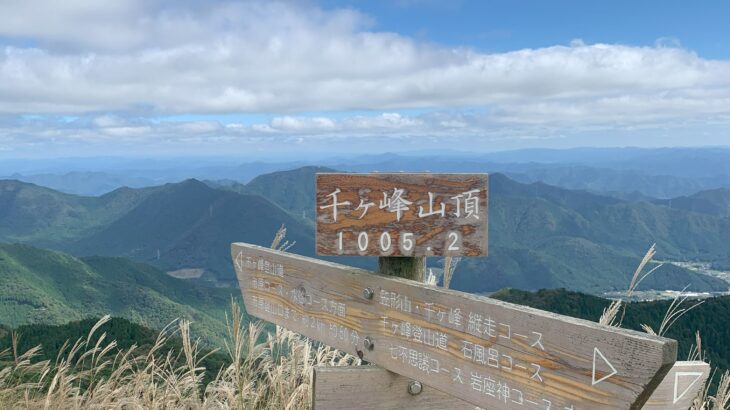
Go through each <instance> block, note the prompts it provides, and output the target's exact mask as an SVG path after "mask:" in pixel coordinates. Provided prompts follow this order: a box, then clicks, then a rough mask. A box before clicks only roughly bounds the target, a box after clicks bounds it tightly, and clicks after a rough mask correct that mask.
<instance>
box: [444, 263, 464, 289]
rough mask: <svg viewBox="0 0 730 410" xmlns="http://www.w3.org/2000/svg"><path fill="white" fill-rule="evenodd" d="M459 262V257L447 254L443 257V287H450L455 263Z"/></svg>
mask: <svg viewBox="0 0 730 410" xmlns="http://www.w3.org/2000/svg"><path fill="white" fill-rule="evenodd" d="M459 262H461V257H458V256H457V257H454V256H447V257H445V258H444V288H446V289H448V288H449V287H451V278H453V277H454V271H455V270H456V265H458V264H459Z"/></svg>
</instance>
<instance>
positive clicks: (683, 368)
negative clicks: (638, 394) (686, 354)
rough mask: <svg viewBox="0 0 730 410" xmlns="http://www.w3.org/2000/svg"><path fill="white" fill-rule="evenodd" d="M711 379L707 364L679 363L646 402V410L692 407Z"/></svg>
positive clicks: (684, 409) (683, 409)
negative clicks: (693, 401)
mask: <svg viewBox="0 0 730 410" xmlns="http://www.w3.org/2000/svg"><path fill="white" fill-rule="evenodd" d="M709 377H710V365H709V364H707V363H705V362H677V363H675V364H674V366H672V370H671V371H670V372H669V374H668V375H667V377H665V378H664V380H663V381H662V383H661V384H660V385H659V387H657V389H656V390H655V391H654V394H652V395H651V397H650V398H649V401H647V402H646V404H645V405H644V407H643V409H644V410H664V409H682V410H686V409H688V408H689V407H690V406H691V405H692V400H694V399H695V397H697V395H698V394H699V392H700V390H701V389H702V388H703V387H704V386H705V383H706V382H707V379H708V378H709Z"/></svg>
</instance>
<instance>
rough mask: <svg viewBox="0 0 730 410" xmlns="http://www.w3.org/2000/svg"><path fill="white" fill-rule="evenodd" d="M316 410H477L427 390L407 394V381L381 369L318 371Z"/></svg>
mask: <svg viewBox="0 0 730 410" xmlns="http://www.w3.org/2000/svg"><path fill="white" fill-rule="evenodd" d="M312 381H313V383H312V407H313V410H362V409H368V410H395V409H402V410H443V409H449V410H475V409H476V408H478V407H477V406H475V405H474V404H471V403H469V402H466V401H463V400H461V399H458V398H456V397H454V396H450V395H448V394H446V393H442V392H440V391H438V390H436V389H433V388H431V387H428V386H424V387H423V390H422V392H421V393H420V394H418V395H415V396H414V395H411V394H410V393H408V384H409V383H411V382H412V380H411V379H409V378H407V377H403V376H400V375H398V374H395V373H393V372H389V371H387V370H385V369H383V368H382V367H376V366H357V367H316V368H315V369H314V373H313V377H312Z"/></svg>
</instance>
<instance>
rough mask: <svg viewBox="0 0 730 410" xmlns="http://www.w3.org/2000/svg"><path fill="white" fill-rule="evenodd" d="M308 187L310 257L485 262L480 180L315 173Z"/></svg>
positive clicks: (484, 184) (484, 193)
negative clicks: (312, 218)
mask: <svg viewBox="0 0 730 410" xmlns="http://www.w3.org/2000/svg"><path fill="white" fill-rule="evenodd" d="M316 187H317V188H316V191H317V195H316V204H315V210H316V216H317V218H316V222H317V228H316V235H317V238H316V243H317V254H318V255H328V256H332V255H370V256H443V255H451V256H486V255H487V247H488V243H487V225H488V199H489V194H488V176H487V174H428V173H402V174H342V173H319V174H317V176H316ZM335 204H337V206H335Z"/></svg>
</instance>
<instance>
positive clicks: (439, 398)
mask: <svg viewBox="0 0 730 410" xmlns="http://www.w3.org/2000/svg"><path fill="white" fill-rule="evenodd" d="M709 375H710V365H708V364H707V363H704V362H676V363H675V364H674V366H672V370H671V371H670V372H669V374H668V375H667V376H666V377H665V378H664V380H663V381H662V383H661V384H660V385H659V387H657V389H656V390H654V393H653V394H652V395H651V397H650V398H649V401H647V403H646V404H645V405H644V407H643V408H642V409H643V410H687V409H689V407H690V406H691V405H692V400H693V399H694V398H695V397H697V395H698V394H699V392H700V390H701V389H702V388H703V387H704V385H705V381H706V380H707V378H708V377H709ZM412 382H413V380H411V379H409V378H407V377H403V376H400V375H398V374H395V373H393V372H389V371H387V370H385V369H383V368H382V367H377V366H357V367H324V366H322V367H316V368H315V369H314V374H313V385H312V404H313V405H314V409H315V410H355V409H369V410H394V409H401V410H441V409H451V410H475V409H478V407H477V406H475V405H474V404H471V403H469V402H466V401H463V400H461V399H459V398H458V397H454V396H451V395H448V394H446V393H442V392H440V391H438V390H436V389H433V388H430V387H424V388H423V390H422V391H421V393H420V394H417V395H412V394H411V393H409V392H408V385H409V384H410V383H412Z"/></svg>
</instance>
